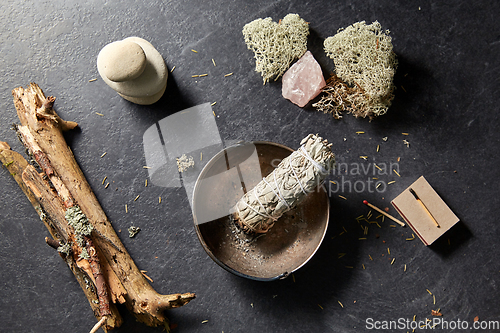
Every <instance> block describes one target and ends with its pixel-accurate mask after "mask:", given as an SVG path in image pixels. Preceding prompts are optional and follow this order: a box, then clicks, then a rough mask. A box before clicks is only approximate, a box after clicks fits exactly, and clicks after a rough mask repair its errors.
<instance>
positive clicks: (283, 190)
mask: <svg viewBox="0 0 500 333" xmlns="http://www.w3.org/2000/svg"><path fill="white" fill-rule="evenodd" d="M300 144H301V147H300V148H299V149H297V150H296V151H294V152H293V153H292V154H291V155H290V156H288V157H286V158H284V159H283V160H282V161H281V162H280V164H279V165H278V166H277V167H276V168H275V169H274V170H273V172H271V173H270V174H269V175H267V176H266V177H264V178H263V179H262V180H261V181H260V182H259V183H258V184H257V185H256V186H255V187H254V188H253V189H251V190H250V191H248V192H247V193H246V194H245V195H244V196H243V197H242V198H241V199H240V200H239V201H238V202H237V203H236V205H235V206H234V208H233V209H232V212H233V215H232V216H233V219H234V221H235V223H236V224H237V225H238V226H239V227H240V228H241V229H242V230H243V231H245V232H247V233H257V234H262V233H266V232H267V231H268V230H269V229H271V228H272V226H273V225H274V223H275V222H276V221H277V220H278V219H279V218H280V217H281V216H282V215H283V214H284V213H286V212H287V211H289V210H291V209H293V208H295V207H296V206H297V205H298V204H299V203H300V202H301V201H303V200H304V198H305V197H306V196H307V194H308V193H310V192H312V191H314V190H315V189H316V188H317V187H318V186H319V185H321V184H322V182H323V181H324V179H325V178H326V176H327V175H328V174H329V173H330V171H331V170H332V169H333V167H334V165H335V155H334V154H333V153H332V151H331V149H330V148H331V146H332V144H331V143H328V141H327V140H323V138H321V137H320V136H317V135H314V134H309V135H308V136H307V137H306V138H304V139H303V140H302V141H301V142H300Z"/></svg>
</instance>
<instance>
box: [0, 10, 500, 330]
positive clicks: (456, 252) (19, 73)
mask: <svg viewBox="0 0 500 333" xmlns="http://www.w3.org/2000/svg"><path fill="white" fill-rule="evenodd" d="M287 13H298V14H299V15H300V16H301V17H302V18H304V19H305V20H306V21H308V22H310V29H311V35H310V37H309V42H308V43H309V44H308V47H309V49H310V50H311V52H312V53H313V54H314V56H315V57H316V59H317V60H318V61H319V63H320V64H321V66H322V67H323V70H324V73H325V75H326V73H329V72H330V71H332V69H333V63H332V61H331V60H330V59H328V58H327V57H326V55H325V54H324V52H323V51H322V41H323V40H324V38H326V37H328V36H332V35H333V34H335V33H336V31H337V29H339V28H341V27H346V26H348V25H350V24H352V23H354V22H356V21H361V20H366V21H367V22H368V23H370V22H372V21H375V20H378V21H379V22H380V23H381V24H382V27H383V28H384V29H389V30H391V36H392V38H393V44H394V50H395V52H396V53H397V55H398V60H399V68H398V71H397V74H396V77H395V82H396V85H397V88H398V89H397V91H396V99H395V100H394V103H393V106H392V107H391V108H390V109H389V112H388V114H387V115H385V116H383V117H381V118H379V119H376V120H374V121H372V122H369V121H368V120H366V119H355V118H354V117H352V116H350V115H346V116H345V117H344V118H343V119H342V120H335V119H332V118H331V116H330V115H324V114H320V113H318V112H315V111H314V110H313V109H312V108H310V107H306V108H304V109H301V108H298V107H297V106H295V105H293V104H291V103H290V102H289V101H287V100H284V99H283V98H282V97H281V84H280V82H279V81H278V82H272V83H270V84H267V85H265V86H262V79H261V77H260V75H259V74H258V73H256V72H254V60H253V54H252V52H251V51H249V50H247V49H246V46H245V44H244V42H243V37H242V34H241V29H242V27H243V25H244V24H245V23H248V22H250V21H251V20H253V19H256V18H260V17H262V18H263V17H268V16H271V17H272V18H273V19H274V20H278V19H280V18H282V17H284V16H285V15H286V14H287ZM498 13H500V5H499V3H498V2H497V1H449V2H442V1H428V0H424V1H420V2H406V1H402V2H401V1H344V2H333V1H310V2H304V1H272V2H270V1H252V2H246V1H222V0H221V1H204V2H199V1H191V0H188V1H177V2H175V1H159V0H153V1H144V2H136V1H130V0H127V1H120V2H119V3H118V2H111V1H107V2H100V1H94V0H89V1H9V0H8V1H6V3H4V4H3V5H2V9H1V11H0V21H1V22H2V24H1V25H0V45H1V47H0V50H1V51H0V52H1V53H0V54H1V57H0V76H1V78H2V83H1V84H0V103H1V104H0V139H1V140H4V141H7V142H9V143H10V144H11V146H12V147H13V149H15V150H18V151H21V150H22V147H21V145H20V144H19V143H18V141H17V139H16V137H15V133H14V132H13V131H11V130H10V129H9V128H10V126H11V124H12V123H16V122H17V117H16V114H15V109H14V105H13V103H12V98H11V94H10V91H11V90H12V89H13V88H15V87H17V86H19V85H23V86H25V85H27V84H28V83H29V82H36V83H38V84H39V85H40V86H41V87H42V89H44V91H45V93H46V94H47V95H54V96H56V97H57V101H56V110H57V112H58V113H59V114H60V115H61V116H62V117H63V118H66V119H70V120H75V121H77V122H78V123H79V124H80V129H79V130H77V131H75V132H73V133H70V134H68V136H67V138H68V142H69V144H70V146H71V148H72V149H73V151H74V153H75V156H76V158H77V160H78V161H79V163H80V166H81V168H82V170H83V171H84V173H85V175H86V176H87V179H88V181H89V183H90V184H91V186H92V188H93V189H94V191H95V193H96V195H97V197H98V199H99V200H100V202H101V204H102V206H103V208H104V210H105V212H106V213H107V214H108V217H109V218H110V220H111V221H113V224H114V226H115V228H116V229H117V230H122V232H121V233H119V235H120V238H121V239H122V241H123V243H124V244H125V246H126V247H127V249H128V250H129V252H130V253H131V255H132V257H133V258H134V259H135V261H136V263H137V265H138V266H139V268H140V269H145V270H147V271H148V275H149V276H151V277H152V278H153V279H154V283H153V286H154V287H155V288H156V289H157V290H158V291H159V292H161V293H170V292H195V293H196V294H197V295H198V297H197V299H195V300H194V301H192V302H191V303H190V304H189V305H187V306H185V307H182V308H180V309H176V310H173V311H171V312H170V313H169V317H170V318H171V322H172V323H173V324H176V325H177V328H176V330H175V331H177V332H222V331H224V332H359V331H363V330H364V329H365V320H366V319H367V318H373V319H374V320H397V319H398V318H404V319H409V320H411V319H412V317H413V316H414V315H416V316H417V319H420V320H422V319H424V318H425V317H428V318H431V316H430V313H431V309H437V308H441V311H442V313H443V314H444V317H443V318H444V319H446V320H448V321H452V320H462V321H469V322H472V320H473V318H474V317H475V316H479V318H480V320H497V321H498V320H500V316H499V314H500V313H499V312H500V310H499V308H500V307H499V301H498V296H499V288H500V287H499V282H500V263H499V260H498V257H499V254H500V247H499V244H498V235H499V233H500V231H499V227H498V225H499V224H498V213H499V208H498V207H499V206H500V202H499V201H500V200H499V196H498V194H499V192H498V178H499V176H500V174H499V173H500V171H499V168H498V164H499V163H498V162H499V161H500V160H499V157H498V156H499V154H498V153H499V149H498V146H499V136H498V132H499V129H500V126H499V118H498V111H499V106H498V105H499V104H500V103H499V102H500V98H499V91H500V84H499V83H500V81H499V77H500V70H499V68H500V67H499V66H500V65H499V62H498V54H499V53H500V32H499V24H498V20H497V16H498ZM128 36H139V37H143V38H145V39H147V40H149V41H150V42H151V43H152V44H153V45H154V46H155V47H156V48H157V49H158V51H159V52H160V53H161V54H162V55H163V57H164V59H165V61H166V63H167V65H168V67H169V69H170V68H172V67H173V66H176V68H175V71H174V72H173V73H172V75H170V77H169V80H168V87H167V91H166V93H165V95H164V97H163V98H162V99H161V100H160V101H159V102H158V103H156V104H155V105H153V106H138V105H133V104H131V103H129V102H127V101H125V100H123V99H122V98H120V97H119V96H118V95H117V94H116V93H115V92H114V91H113V90H111V89H110V88H109V87H107V86H106V85H105V84H104V82H103V81H102V80H100V79H98V80H97V81H94V82H89V80H90V79H93V78H98V74H97V69H96V57H97V54H98V52H99V50H100V49H101V48H102V47H103V46H104V45H106V44H107V43H109V42H111V41H114V40H117V39H122V38H125V37H128ZM191 49H195V50H197V51H198V53H193V52H191ZM212 58H213V59H214V60H215V61H216V63H217V67H214V66H213V64H212V61H211V59H212ZM229 72H234V75H232V76H230V77H224V74H226V73H229ZM201 73H208V74H209V75H208V76H207V77H204V78H199V79H195V78H192V77H191V75H193V74H201ZM215 101H216V102H217V104H215V105H214V106H213V110H214V112H215V113H216V114H217V118H216V121H217V126H218V128H219V131H220V134H221V137H222V138H223V140H246V141H250V140H267V141H274V142H278V143H281V144H285V145H287V146H290V147H293V148H297V147H298V142H299V141H300V139H301V138H303V137H304V136H306V135H307V134H308V133H311V132H313V133H320V134H321V135H322V136H323V137H325V138H327V139H328V140H329V141H330V142H333V143H334V147H333V149H334V152H335V153H336V155H337V159H338V161H340V162H345V163H348V164H350V163H364V164H363V165H368V164H369V163H377V164H382V163H390V162H393V163H394V162H396V160H397V158H398V157H401V160H400V162H399V168H400V174H401V178H399V177H397V176H396V175H395V174H394V173H393V174H391V175H382V176H379V177H380V179H383V180H384V181H385V182H389V181H392V180H395V181H396V183H394V184H391V185H389V186H388V187H387V189H386V191H385V192H384V193H380V194H379V193H367V192H364V193H356V192H355V191H354V190H352V191H349V190H346V191H343V192H342V191H338V192H337V191H332V195H331V199H330V201H331V206H332V209H331V220H330V226H329V230H328V232H327V235H326V237H325V240H324V242H323V244H322V246H321V247H320V249H319V251H318V253H317V254H316V255H315V257H314V258H313V259H312V260H311V261H310V262H309V263H308V264H307V265H306V266H305V267H303V268H302V269H300V270H299V271H298V272H296V273H295V274H294V277H293V278H292V277H290V278H288V279H286V280H283V281H276V282H269V283H263V282H256V281H251V280H246V279H242V278H239V277H236V276H233V275H231V274H230V273H228V272H226V271H224V270H223V269H221V268H220V267H219V266H217V265H216V264H215V263H214V262H213V261H212V260H211V259H210V258H209V257H208V256H207V255H206V253H205V252H204V250H203V248H202V247H201V245H200V244H199V241H198V239H197V237H196V233H195V231H194V228H193V222H192V216H191V211H190V207H189V203H188V200H187V197H186V194H185V191H184V189H182V188H177V189H175V188H170V189H169V188H158V187H153V186H150V187H147V188H144V180H145V179H146V177H147V173H146V170H144V169H143V168H142V166H143V165H144V164H145V158H144V152H143V148H142V134H143V133H144V131H145V130H146V129H147V128H148V127H149V126H151V125H152V124H154V123H155V122H156V121H158V120H160V119H162V118H164V117H166V116H168V115H171V114H173V113H175V112H177V111H180V110H182V109H184V108H186V107H189V106H193V105H197V104H200V103H205V102H215ZM96 112H98V113H102V114H104V117H101V116H99V115H97V114H96ZM356 131H364V132H365V134H362V135H357V134H356ZM402 132H407V133H409V135H408V136H403V135H402V134H401V133H402ZM382 137H388V140H387V142H384V141H382ZM403 139H406V140H408V141H409V142H410V146H409V147H407V146H405V145H404V144H403V141H402V140H403ZM377 145H380V152H378V153H377V152H376V147H377ZM104 152H107V155H106V156H105V157H103V158H100V156H101V155H102V154H103V153H104ZM360 155H366V156H368V160H367V161H364V160H361V159H360V158H359V156H360ZM454 171H456V173H455V172H454ZM420 175H424V176H425V177H426V178H427V180H428V181H429V182H430V183H431V184H432V185H433V186H434V188H435V189H436V190H437V191H438V193H440V194H441V196H442V197H443V199H444V200H445V201H446V202H447V203H448V204H449V206H450V207H451V208H452V209H453V210H454V212H455V213H456V214H457V215H458V216H459V217H460V219H461V220H462V222H461V223H460V224H459V225H457V226H456V227H455V228H454V229H453V230H451V231H450V232H449V233H447V234H446V235H445V236H443V238H442V239H441V240H440V241H439V242H438V243H437V244H435V245H434V246H432V247H429V248H427V247H425V246H423V244H421V242H420V241H418V240H414V241H411V242H409V241H406V240H405V238H407V237H410V236H411V230H410V229H409V228H406V229H401V228H392V227H390V224H391V223H390V222H387V221H386V222H384V223H383V224H382V228H381V229H378V227H374V226H373V225H372V226H371V227H370V231H369V234H368V239H367V240H366V241H359V240H358V238H359V237H363V236H362V230H361V228H359V226H358V224H357V223H356V221H355V218H356V217H357V216H359V215H361V214H366V213H367V212H368V210H367V209H366V207H365V206H364V205H363V204H362V203H361V201H362V200H363V199H367V200H368V201H371V202H372V203H374V204H376V205H378V206H381V207H385V206H389V202H390V200H392V199H393V198H394V197H395V196H396V195H397V194H399V193H400V192H401V191H402V190H403V189H405V188H406V187H407V186H408V185H409V184H411V183H412V182H413V181H414V180H416V179H417V178H418V177H419V176H420ZM104 176H108V180H110V181H112V184H111V185H110V187H109V188H108V189H104V187H103V186H102V185H101V180H102V179H103V177H104ZM342 176H344V180H351V181H352V182H354V181H356V180H361V181H366V179H367V178H368V176H366V175H362V176H360V175H350V174H347V175H346V174H340V175H338V174H337V175H332V176H331V177H330V180H333V181H339V182H341V181H342ZM0 188H1V189H2V191H1V193H0V267H2V269H1V270H0V281H1V283H0V309H1V310H0V311H1V316H2V319H1V325H0V326H1V327H0V331H2V332H68V331H71V332H88V331H89V330H90V328H91V327H92V326H93V324H94V323H95V318H94V317H93V315H92V313H91V311H90V307H89V306H88V303H87V300H86V298H85V297H84V295H83V293H82V292H81V290H80V287H79V286H78V284H77V282H76V281H75V279H74V277H73V275H72V274H71V272H70V271H69V270H68V269H67V267H66V266H65V264H64V262H63V261H62V260H61V259H60V258H59V256H57V255H56V254H55V253H54V251H53V250H52V249H51V248H49V247H48V246H47V245H46V244H45V243H44V237H45V236H46V235H48V233H47V231H46V230H45V227H44V226H43V225H42V224H41V223H40V222H39V220H38V217H37V215H36V213H35V211H34V210H33V209H32V207H31V206H30V204H29V202H28V201H27V200H26V199H25V197H24V195H23V194H22V192H21V190H20V189H19V188H18V187H17V185H16V184H15V182H14V181H13V180H12V179H11V177H10V175H9V174H8V172H7V171H6V169H5V168H2V169H0ZM137 194H140V195H141V197H140V199H139V200H138V201H136V202H134V201H133V199H134V198H135V197H136V196H137ZM339 194H340V195H343V196H345V197H346V198H347V201H346V200H343V199H341V198H339V197H338V195H339ZM160 195H161V196H162V197H163V202H162V203H161V204H158V203H157V198H158V196H160ZM126 203H128V205H129V213H128V214H125V211H124V204H126ZM391 211H392V212H393V213H394V214H395V212H394V210H393V209H391ZM131 225H137V226H140V227H141V229H142V231H141V232H140V233H139V234H138V235H137V236H136V238H134V239H130V238H128V235H127V233H126V229H127V228H128V227H129V226H131ZM344 228H345V230H347V233H344V234H342V235H339V234H341V233H342V232H343V231H344ZM375 233H378V234H379V236H380V238H376V237H375ZM448 240H449V243H448ZM383 241H385V243H384V242H383ZM388 247H389V248H390V251H391V254H390V255H389V254H388V253H387V248H388ZM339 253H346V254H345V256H343V257H342V258H340V259H338V257H339ZM369 255H370V256H371V257H372V258H373V260H370V258H369ZM156 257H158V258H156ZM392 258H395V262H394V264H393V265H391V264H390V262H391V261H392ZM405 264H406V265H407V271H406V272H404V271H403V268H404V265H405ZM363 265H364V267H365V269H363ZM349 267H353V268H349ZM426 289H429V290H430V291H432V292H433V294H434V295H435V296H436V304H435V305H434V304H433V300H432V297H431V296H430V295H429V293H428V292H427V291H426ZM338 301H340V302H341V303H342V304H343V305H344V307H343V308H342V307H341V306H340V305H339V303H338ZM122 310H123V311H122V313H123V315H124V317H125V323H124V325H123V327H122V328H120V329H118V330H117V332H139V331H140V332H160V331H161V329H153V328H146V327H145V326H143V325H142V324H139V323H136V322H135V319H134V318H133V317H131V316H129V315H128V314H127V311H126V310H125V309H122ZM204 320H208V322H206V323H202V321H204ZM175 331H174V332H175ZM401 331H402V330H401ZM404 331H406V330H404Z"/></svg>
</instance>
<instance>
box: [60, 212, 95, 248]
mask: <svg viewBox="0 0 500 333" xmlns="http://www.w3.org/2000/svg"><path fill="white" fill-rule="evenodd" d="M64 216H65V217H66V221H68V224H69V225H70V226H72V227H73V229H75V236H76V241H77V242H78V245H79V246H80V247H81V248H82V249H83V248H85V244H84V236H90V234H91V233H92V230H93V229H94V227H93V226H92V224H90V222H89V220H88V219H87V216H85V214H84V213H83V212H82V210H81V209H80V207H78V206H73V207H70V208H68V209H67V210H66V213H65V215H64Z"/></svg>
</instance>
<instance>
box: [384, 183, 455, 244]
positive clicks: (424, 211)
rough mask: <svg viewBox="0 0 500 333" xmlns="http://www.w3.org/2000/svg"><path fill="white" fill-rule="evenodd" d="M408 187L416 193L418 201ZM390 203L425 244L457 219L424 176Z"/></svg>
mask: <svg viewBox="0 0 500 333" xmlns="http://www.w3.org/2000/svg"><path fill="white" fill-rule="evenodd" d="M410 189H412V190H413V192H414V193H416V194H417V195H418V199H420V202H419V200H418V199H417V197H416V196H415V195H414V194H412V193H411V191H410ZM391 203H392V205H393V206H394V208H396V210H397V211H398V213H399V214H400V215H401V216H402V217H403V219H404V220H405V221H406V223H408V225H409V226H410V227H411V229H412V230H413V231H414V232H415V234H416V235H417V236H418V238H420V240H421V241H422V242H423V243H424V244H425V245H426V246H427V245H431V244H432V243H433V242H434V241H435V240H436V239H438V238H439V237H441V236H442V235H443V234H444V233H445V232H446V231H448V230H449V229H450V228H451V227H453V226H454V225H455V224H456V223H457V222H458V221H459V219H458V217H457V216H456V215H455V214H454V213H453V212H452V210H451V209H450V208H449V207H448V205H446V203H445V202H444V201H443V199H441V197H440V196H439V194H437V193H436V191H435V190H434V189H433V188H432V186H431V185H430V184H429V183H428V182H427V180H426V179H425V178H424V176H421V177H420V178H419V179H417V180H416V181H415V182H414V183H413V184H411V185H410V186H409V187H408V188H407V189H406V190H404V191H403V192H402V193H401V194H400V195H398V196H397V197H396V198H395V199H394V200H392V202H391ZM438 225H439V227H438Z"/></svg>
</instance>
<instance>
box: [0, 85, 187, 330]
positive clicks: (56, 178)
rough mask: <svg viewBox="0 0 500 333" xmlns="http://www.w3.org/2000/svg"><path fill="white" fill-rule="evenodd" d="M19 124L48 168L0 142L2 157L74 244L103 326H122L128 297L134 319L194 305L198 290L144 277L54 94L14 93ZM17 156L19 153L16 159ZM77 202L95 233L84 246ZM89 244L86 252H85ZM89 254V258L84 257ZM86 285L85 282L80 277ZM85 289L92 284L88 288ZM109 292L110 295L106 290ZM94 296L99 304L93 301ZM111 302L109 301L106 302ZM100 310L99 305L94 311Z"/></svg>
mask: <svg viewBox="0 0 500 333" xmlns="http://www.w3.org/2000/svg"><path fill="white" fill-rule="evenodd" d="M12 94H13V96H14V104H15V106H16V110H17V114H18V117H19V119H20V121H21V125H20V126H18V133H19V135H20V137H21V139H22V141H23V143H24V144H25V146H26V147H27V148H28V150H29V152H30V154H31V155H32V157H33V158H34V159H35V160H36V162H37V164H38V166H40V168H41V170H42V172H41V173H39V172H38V171H36V169H35V168H34V167H33V166H31V165H29V164H28V163H27V162H26V160H24V158H22V157H21V156H20V155H19V154H17V153H15V152H13V151H11V150H10V147H8V145H7V144H6V143H2V142H0V158H1V160H2V163H4V165H7V164H9V163H10V162H11V161H14V162H12V163H10V164H9V165H8V166H7V168H8V169H9V170H10V171H11V174H13V176H14V178H15V179H16V181H17V183H18V184H19V186H20V187H21V188H22V189H23V191H24V193H25V194H26V196H27V197H28V199H29V200H30V202H31V203H32V205H33V206H34V207H35V209H36V210H37V212H38V214H39V215H40V217H41V219H42V221H44V223H45V225H46V227H47V229H48V230H49V232H50V233H51V235H52V237H53V239H54V240H55V241H56V242H59V243H60V244H72V245H71V250H72V251H71V252H72V254H71V255H65V256H64V255H63V259H65V261H66V262H67V263H68V266H70V268H71V269H72V271H73V273H74V274H75V276H76V277H77V279H79V276H81V277H82V278H80V279H79V282H80V280H82V281H84V282H85V281H87V282H85V283H84V284H85V285H88V284H87V283H88V281H89V280H91V283H92V285H93V289H94V291H93V292H92V293H90V294H89V293H87V292H86V293H85V294H86V296H87V298H88V299H89V302H90V303H91V306H92V308H93V310H94V314H96V317H98V318H103V317H106V320H103V321H102V323H101V324H103V323H104V321H105V324H104V326H103V328H105V330H108V329H112V328H114V327H118V326H119V325H120V324H121V318H120V317H119V314H118V312H117V311H116V307H115V306H114V304H113V303H124V304H125V305H126V306H127V308H128V309H129V310H130V311H131V312H132V313H133V314H134V315H135V316H136V318H137V319H138V320H139V321H141V322H143V323H145V324H147V325H149V326H158V325H166V324H167V323H168V320H167V318H166V317H165V314H164V310H167V309H172V308H176V307H179V306H182V305H184V304H186V303H188V302H189V301H190V300H192V299H193V298H194V297H195V295H194V294H193V293H185V294H172V295H160V294H158V293H157V292H156V291H155V290H154V289H153V288H152V287H151V285H150V284H149V283H148V282H147V280H146V279H145V278H144V276H143V275H142V273H141V272H140V271H139V269H138V268H137V266H136V265H135V263H134V261H133V260H132V258H131V257H130V255H129V254H128V252H127V250H126V249H125V247H124V246H123V244H122V243H121V241H120V239H119V238H118V236H117V235H116V233H115V231H114V229H113V227H112V226H111V223H110V222H109V220H108V218H107V217H106V215H105V213H104V211H103V210H102V208H101V206H100V204H99V202H98V201H97V199H96V197H95V195H94V193H93V192H92V190H91V188H90V186H89V184H88V183H87V181H86V179H85V176H84V175H83V173H82V171H81V170H80V168H79V166H78V164H77V162H76V160H75V158H74V156H73V153H72V152H71V150H70V148H69V147H68V145H67V144H66V141H65V139H64V137H63V135H62V131H64V130H68V129H72V128H74V127H76V126H77V124H76V123H75V122H69V121H64V120H62V119H61V118H60V117H59V116H58V115H57V114H56V112H55V111H54V109H53V104H54V101H55V98H53V97H48V98H46V97H45V95H44V93H43V92H42V90H41V89H40V88H39V87H38V85H36V84H34V83H32V84H30V85H29V86H28V87H27V88H26V89H25V88H22V87H19V88H16V89H14V90H13V91H12ZM13 156H15V158H13ZM72 207H78V208H79V209H80V210H81V212H82V213H83V214H84V216H85V217H86V219H88V221H89V222H90V224H91V226H92V228H93V231H92V232H91V233H90V234H89V235H86V236H85V237H84V243H83V246H79V245H78V244H77V243H78V242H77V241H75V238H77V237H78V235H76V234H75V233H76V231H75V229H74V228H73V227H71V226H70V225H68V221H67V219H66V217H65V214H66V212H67V210H68V209H70V208H72ZM83 248H85V251H86V253H87V254H88V257H87V258H82V256H81V254H82V252H83ZM83 257H85V256H83ZM80 284H81V283H80ZM82 288H83V289H84V291H85V290H86V289H85V288H84V287H83V286H82ZM106 294H108V296H107V295H106ZM96 299H97V300H98V301H97V303H98V304H99V306H97V307H96V306H95V305H96V304H95V303H96ZM106 302H107V303H108V304H109V305H110V306H109V309H108V308H107V305H106ZM96 310H98V311H96Z"/></svg>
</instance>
